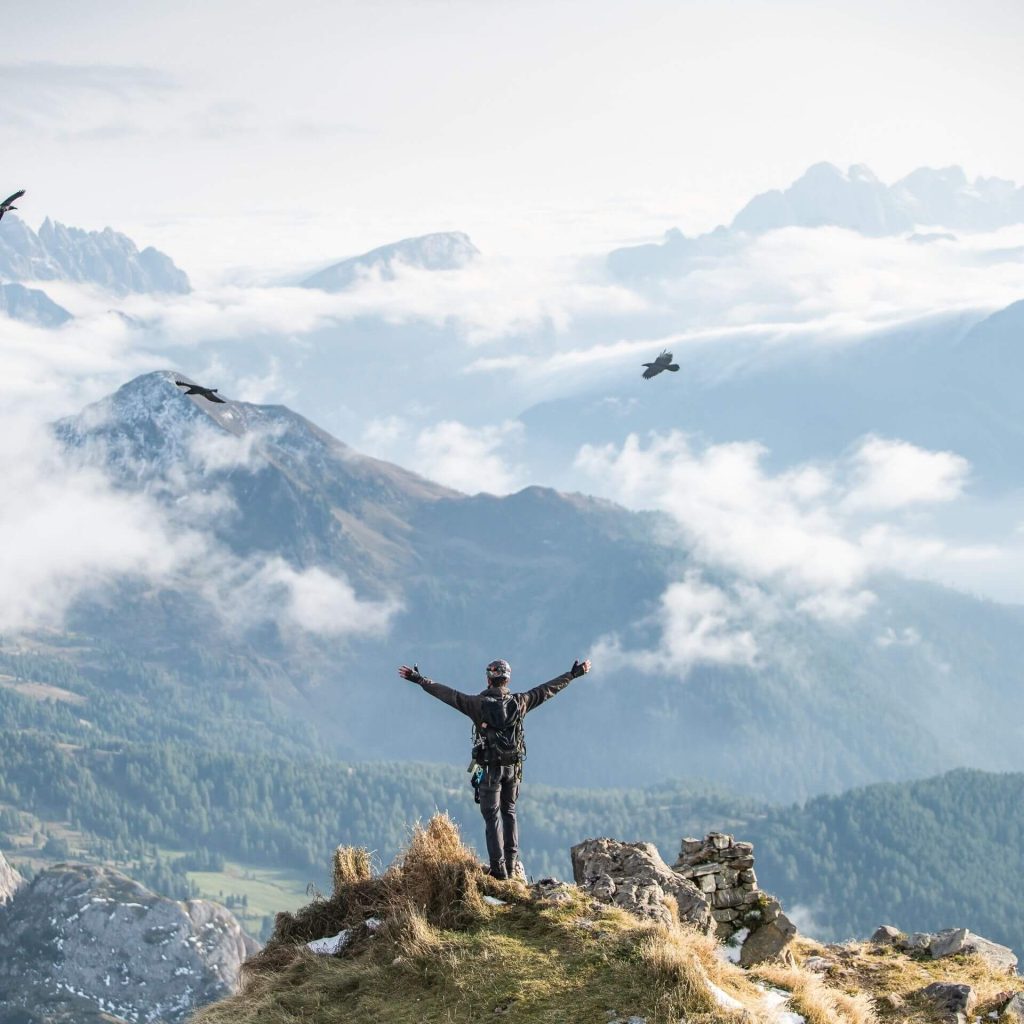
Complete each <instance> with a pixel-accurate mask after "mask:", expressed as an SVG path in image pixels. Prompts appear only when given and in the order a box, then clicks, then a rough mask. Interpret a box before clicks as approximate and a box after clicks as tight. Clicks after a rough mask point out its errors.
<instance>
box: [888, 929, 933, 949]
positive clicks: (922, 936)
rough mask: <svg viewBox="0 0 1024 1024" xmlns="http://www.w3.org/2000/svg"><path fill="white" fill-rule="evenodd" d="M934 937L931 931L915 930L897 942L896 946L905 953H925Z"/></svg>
mask: <svg viewBox="0 0 1024 1024" xmlns="http://www.w3.org/2000/svg"><path fill="white" fill-rule="evenodd" d="M934 938H935V936H934V935H932V933H931V932H914V933H913V934H912V935H908V936H906V938H904V939H901V940H900V941H899V942H897V943H896V948H897V949H898V950H900V951H901V952H903V953H924V952H927V950H928V947H929V946H931V943H932V939H934Z"/></svg>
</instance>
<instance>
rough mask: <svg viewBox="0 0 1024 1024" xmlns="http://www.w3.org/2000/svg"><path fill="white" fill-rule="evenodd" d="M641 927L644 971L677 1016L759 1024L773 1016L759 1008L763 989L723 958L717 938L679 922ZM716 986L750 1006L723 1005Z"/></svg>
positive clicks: (642, 966)
mask: <svg viewBox="0 0 1024 1024" xmlns="http://www.w3.org/2000/svg"><path fill="white" fill-rule="evenodd" d="M640 931H641V932H642V933H643V937H642V938H640V939H639V942H638V944H637V954H638V959H639V963H640V969H641V971H642V972H643V973H644V974H645V975H646V976H647V980H648V983H649V984H650V985H651V986H652V988H653V989H654V990H655V991H656V992H657V993H658V997H659V1002H660V1003H661V1005H663V1006H664V1007H665V1008H666V1009H667V1010H670V1012H674V1013H675V1014H676V1015H677V1016H678V1015H679V1014H682V1013H685V1014H687V1019H688V1020H692V1021H695V1022H696V1021H701V1020H704V1019H709V1020H715V1021H733V1020H735V1021H740V1020H742V1021H745V1022H747V1024H760V1022H762V1021H767V1020H768V1016H767V1014H765V1013H764V1011H763V1010H762V1009H761V1008H760V1006H759V1004H760V1002H761V1000H762V997H763V993H762V992H761V991H760V990H759V989H758V988H757V987H756V986H755V985H754V984H753V983H752V982H751V981H750V979H749V978H748V976H747V974H746V972H745V971H743V970H742V969H741V968H739V967H737V966H736V965H734V964H730V963H727V962H724V961H723V960H721V959H720V958H719V956H718V953H717V951H716V950H717V944H716V943H715V940H714V939H712V938H709V937H708V936H706V935H702V934H700V933H699V932H696V931H694V930H693V929H692V928H688V927H686V926H679V925H676V924H671V925H668V926H665V925H661V924H649V925H641V927H640ZM712 986H715V987H716V988H718V989H719V990H721V992H723V993H725V995H726V996H727V997H731V998H733V999H736V1000H738V1001H739V1002H740V1003H742V1004H743V1006H744V1007H745V1009H743V1010H738V1009H737V1010H730V1009H727V1008H725V1007H723V1006H722V1005H721V1004H720V997H717V996H716V994H715V992H714V991H713V989H712Z"/></svg>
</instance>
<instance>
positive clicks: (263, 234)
mask: <svg viewBox="0 0 1024 1024" xmlns="http://www.w3.org/2000/svg"><path fill="white" fill-rule="evenodd" d="M1022 35H1024V6H1022V5H1020V4H1016V3H1008V2H1005V0H1003V2H1000V0H972V2H970V3H968V2H965V0H945V2H942V0H939V2H935V0H931V2H928V3H924V2H901V3H898V4H893V3H891V2H885V3H882V2H875V0H868V2H861V3H858V4H849V3H845V2H844V3H841V4H840V3H834V2H833V3H820V2H818V3H796V2H788V3H787V2H781V3H780V2H772V3H755V2H737V3H716V4H713V3H685V2H659V0H641V2H637V0H631V2H628V3H626V2H607V0H586V2H578V3H577V2H566V0H555V2H550V0H549V2H545V3H523V2H519V3H496V2H481V0H473V2H458V0H456V2H432V0H420V2H417V3H402V2H388V0H383V2H381V0H376V2H373V3H354V2H342V3H338V2H336V0H332V2H323V3H321V2H308V0H306V2H303V0H298V2H293V3H290V4H286V5H281V4H279V3H273V4H271V3H262V2H251V0H246V2H241V0H207V2H204V3H202V4H199V3H181V2H175V3H154V2H146V0H141V2H140V0H130V2H129V0H104V2H102V3H100V2H95V0H84V2H83V0H40V2H37V3H34V4H31V5H26V6H23V7H19V9H18V13H17V18H16V19H14V20H13V21H12V22H11V23H10V27H9V29H8V31H7V33H6V34H5V39H6V41H7V44H8V45H7V47H6V48H5V49H6V52H5V59H4V61H3V63H2V64H0V83H2V85H3V89H4V96H5V104H4V108H3V111H2V112H0V127H2V129H3V132H4V147H3V150H4V161H3V179H4V182H5V183H6V184H8V185H10V186H11V187H12V188H14V187H27V188H29V189H30V194H29V196H28V197H26V201H25V203H24V206H23V211H24V214H25V217H26V219H27V220H28V222H29V223H30V224H32V225H33V226H35V225H36V224H38V222H39V221H40V220H41V219H42V217H43V216H44V215H47V214H48V215H51V216H54V217H57V218H59V219H61V220H64V221H65V222H68V223H73V224H78V225H81V226H84V227H90V228H98V227H103V226H104V225H106V224H111V225H114V226H116V227H119V228H121V229H123V230H127V231H129V232H130V233H132V234H133V235H135V236H136V237H137V238H138V240H139V241H140V243H143V244H144V243H154V244H157V245H160V246H161V247H163V248H165V249H167V250H168V251H169V252H171V254H172V255H173V256H174V257H175V258H176V259H177V260H178V261H179V262H180V263H181V264H182V265H183V266H184V267H185V268H186V269H187V270H190V271H192V272H193V273H196V272H199V273H203V272H206V271H212V270H214V269H215V268H220V267H223V266H226V265H232V264H246V265H250V266H266V267H268V268H279V267H284V266H288V265H292V264H296V265H297V264H303V263H305V264H309V265H315V264H318V263H322V262H323V261H324V260H327V259H331V258H334V257H336V256H341V255H346V254H350V253H352V252H355V251H360V250H362V249H365V248H368V247H371V246H373V245H375V244H379V243H382V242H385V241H388V240H391V239H393V238H396V237H400V236H404V235H410V234H416V233H421V232H425V231H429V230H438V229H454V228H461V229H463V230H466V231H468V232H470V234H471V235H472V236H473V237H474V239H475V240H476V241H477V242H478V244H479V245H480V246H481V247H483V248H485V249H487V250H489V251H492V252H493V251H499V252H510V253H512V252H515V253H521V252H522V251H524V250H528V249H529V248H530V247H532V246H535V245H538V244H542V243H543V244H545V245H548V246H557V247H560V248H561V249H562V250H564V251H587V250H591V249H592V250H595V251H603V250H605V249H607V248H608V247H609V245H610V244H614V243H615V242H619V241H622V240H628V239H634V238H638V237H645V236H648V235H654V234H660V232H661V231H663V230H664V229H665V228H667V227H669V226H672V225H680V226H682V227H683V228H684V229H686V230H703V229H707V228H709V227H712V226H713V225H714V224H715V223H717V222H719V221H721V220H728V219H729V218H730V217H731V216H732V214H733V213H734V212H735V210H736V209H737V208H738V206H739V205H741V204H742V203H743V202H744V201H745V200H746V199H747V198H749V196H750V195H751V194H753V193H754V192H756V191H759V190H763V189H765V188H770V187H776V186H784V185H786V184H788V183H789V182H790V181H791V180H792V179H793V178H794V177H796V176H797V175H798V174H799V173H800V172H801V171H802V170H803V169H805V168H806V166H807V165H809V164H811V163H813V162H816V161H818V160H830V161H832V162H834V163H837V164H839V165H840V166H846V165H848V164H850V163H866V164H868V165H869V166H870V167H872V168H873V169H874V170H875V171H876V173H878V174H879V175H880V176H881V177H883V178H884V179H886V180H892V179H894V178H896V177H899V176H901V175H903V174H905V173H907V172H908V171H910V170H912V169H913V168H915V167H917V166H919V165H921V164H931V165H940V166H941V165H946V164H950V163H959V164H962V165H963V166H964V167H965V169H966V170H967V172H968V174H969V175H974V174H985V175H990V174H994V175H1000V176H1005V177H1012V178H1015V179H1017V180H1022V179H1024V149H1022V148H1021V147H1020V145H1019V142H1018V140H1017V137H1016V136H1017V132H1016V125H1017V124H1018V122H1019V102H1020V99H1021V97H1022V95H1024V62H1021V60H1020V39H1021V38H1022ZM5 187H6V186H5Z"/></svg>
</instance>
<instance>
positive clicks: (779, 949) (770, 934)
mask: <svg viewBox="0 0 1024 1024" xmlns="http://www.w3.org/2000/svg"><path fill="white" fill-rule="evenodd" d="M747 924H748V927H749V928H750V934H749V935H748V936H747V937H746V938H745V939H744V940H743V945H742V946H741V947H740V965H741V966H742V967H752V966H753V965H754V964H759V963H762V962H763V961H765V960H775V959H777V958H779V957H785V956H786V955H787V951H788V948H789V944H790V943H791V942H792V941H793V939H795V938H796V925H795V924H793V922H792V921H790V919H789V918H788V917H786V915H785V914H784V913H783V911H782V904H781V903H780V902H779V901H778V900H777V899H775V897H774V896H765V895H762V898H761V901H760V904H759V905H758V907H757V908H756V909H755V910H752V911H751V912H750V913H749V914H748V916H747Z"/></svg>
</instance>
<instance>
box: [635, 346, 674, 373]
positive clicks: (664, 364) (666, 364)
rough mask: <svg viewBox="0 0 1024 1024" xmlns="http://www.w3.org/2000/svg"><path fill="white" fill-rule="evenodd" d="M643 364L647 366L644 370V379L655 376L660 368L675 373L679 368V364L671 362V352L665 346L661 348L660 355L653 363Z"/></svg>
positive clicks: (659, 371)
mask: <svg viewBox="0 0 1024 1024" xmlns="http://www.w3.org/2000/svg"><path fill="white" fill-rule="evenodd" d="M643 365H644V366H646V367H647V369H646V370H644V380H650V379H651V378H652V377H657V376H658V374H659V373H661V371H662V370H671V371H672V372H673V373H675V372H676V370H678V369H679V364H678V363H673V362H672V353H671V352H669V350H668V349H667V348H663V349H662V350H661V355H660V356H658V358H657V359H655V360H654V362H653V363H644V364H643Z"/></svg>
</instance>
